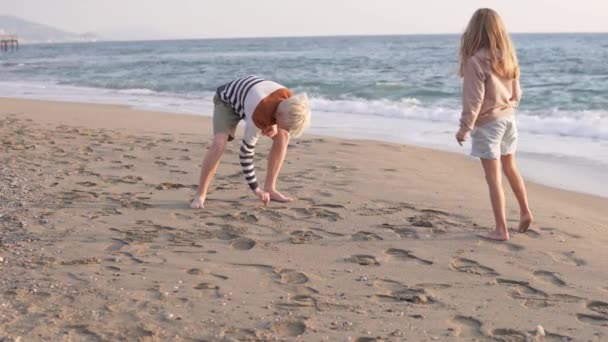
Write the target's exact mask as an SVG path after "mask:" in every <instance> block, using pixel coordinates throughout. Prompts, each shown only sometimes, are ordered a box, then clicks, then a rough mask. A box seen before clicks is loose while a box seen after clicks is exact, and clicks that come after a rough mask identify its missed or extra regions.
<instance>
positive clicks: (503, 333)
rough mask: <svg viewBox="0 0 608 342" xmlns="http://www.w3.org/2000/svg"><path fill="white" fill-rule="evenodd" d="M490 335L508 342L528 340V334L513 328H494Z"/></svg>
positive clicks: (524, 341)
mask: <svg viewBox="0 0 608 342" xmlns="http://www.w3.org/2000/svg"><path fill="white" fill-rule="evenodd" d="M490 337H493V338H494V339H496V340H498V341H506V342H526V341H528V338H527V336H526V334H524V333H522V332H519V331H517V330H513V329H494V330H492V331H491V332H490Z"/></svg>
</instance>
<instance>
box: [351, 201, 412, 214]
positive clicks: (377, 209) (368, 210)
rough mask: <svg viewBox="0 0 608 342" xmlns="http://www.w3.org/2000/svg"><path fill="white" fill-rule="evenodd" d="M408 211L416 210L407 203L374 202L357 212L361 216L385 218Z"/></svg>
mask: <svg viewBox="0 0 608 342" xmlns="http://www.w3.org/2000/svg"><path fill="white" fill-rule="evenodd" d="M407 209H410V210H413V209H415V208H414V207H413V206H412V205H410V204H407V203H396V202H387V201H374V202H370V203H366V204H365V206H364V207H363V208H360V209H358V210H357V211H356V212H357V214H358V215H360V216H383V215H391V214H395V213H398V212H401V211H403V210H407Z"/></svg>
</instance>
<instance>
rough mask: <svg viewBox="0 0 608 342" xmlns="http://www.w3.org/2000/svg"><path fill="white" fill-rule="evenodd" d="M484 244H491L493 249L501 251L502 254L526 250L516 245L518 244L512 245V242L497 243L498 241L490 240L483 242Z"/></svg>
mask: <svg viewBox="0 0 608 342" xmlns="http://www.w3.org/2000/svg"><path fill="white" fill-rule="evenodd" d="M483 242H484V243H489V244H492V246H493V247H495V248H496V249H498V250H501V251H503V252H520V251H523V250H524V249H526V248H525V247H524V246H521V245H518V244H514V243H512V242H504V241H502V242H498V241H490V240H487V241H486V240H484V241H483Z"/></svg>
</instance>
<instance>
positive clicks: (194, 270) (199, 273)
mask: <svg viewBox="0 0 608 342" xmlns="http://www.w3.org/2000/svg"><path fill="white" fill-rule="evenodd" d="M186 273H188V274H190V275H196V276H202V275H205V273H206V272H204V271H202V270H200V269H198V268H191V269H189V270H188V271H186Z"/></svg>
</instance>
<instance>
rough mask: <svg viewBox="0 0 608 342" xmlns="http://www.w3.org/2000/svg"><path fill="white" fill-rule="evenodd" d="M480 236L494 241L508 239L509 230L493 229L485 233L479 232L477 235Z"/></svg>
mask: <svg viewBox="0 0 608 342" xmlns="http://www.w3.org/2000/svg"><path fill="white" fill-rule="evenodd" d="M478 236H479V237H480V238H484V239H488V240H494V241H507V240H509V232H508V231H506V230H505V231H504V232H501V231H497V230H493V231H491V232H489V233H486V234H479V235H478Z"/></svg>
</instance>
